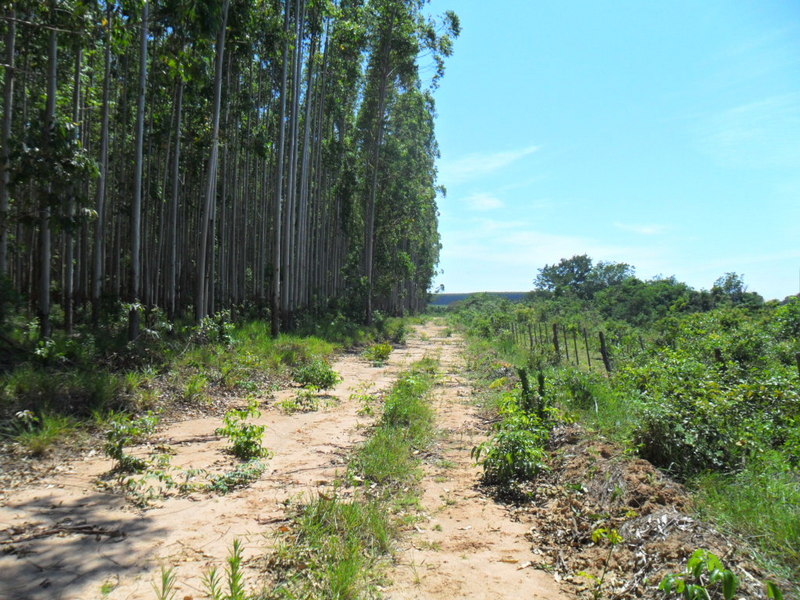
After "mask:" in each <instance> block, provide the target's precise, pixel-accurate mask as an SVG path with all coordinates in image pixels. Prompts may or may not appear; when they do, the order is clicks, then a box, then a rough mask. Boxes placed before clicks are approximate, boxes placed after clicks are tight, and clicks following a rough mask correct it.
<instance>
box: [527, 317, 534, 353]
mask: <svg viewBox="0 0 800 600" xmlns="http://www.w3.org/2000/svg"><path fill="white" fill-rule="evenodd" d="M528 348H530V349H531V350H533V327H531V322H530V321H528Z"/></svg>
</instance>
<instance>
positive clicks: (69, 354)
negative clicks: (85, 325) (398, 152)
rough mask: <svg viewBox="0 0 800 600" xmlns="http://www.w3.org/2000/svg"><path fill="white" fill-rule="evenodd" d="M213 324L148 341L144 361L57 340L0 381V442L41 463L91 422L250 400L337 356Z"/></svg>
mask: <svg viewBox="0 0 800 600" xmlns="http://www.w3.org/2000/svg"><path fill="white" fill-rule="evenodd" d="M221 319H222V317H220V323H222V325H220V324H216V323H212V324H211V325H209V323H205V322H204V323H203V324H201V325H200V326H197V327H185V328H184V329H183V331H182V333H180V334H178V335H174V336H167V335H164V336H162V337H161V338H159V339H151V340H147V346H148V348H149V349H148V350H147V351H146V352H145V351H141V352H140V351H139V349H138V347H130V348H127V349H126V348H125V347H122V348H120V347H118V346H113V345H109V343H107V342H103V343H101V342H100V341H98V339H97V338H96V336H91V335H88V334H87V335H84V336H83V337H81V335H82V334H81V335H79V334H76V336H73V338H66V337H64V336H60V334H57V335H56V337H55V338H54V340H53V341H52V343H48V344H45V345H44V346H42V347H41V348H40V349H39V350H37V352H38V354H37V353H32V354H31V355H30V360H28V361H27V362H25V363H22V364H19V365H17V367H16V368H15V369H13V370H11V371H9V372H6V373H0V432H2V434H3V435H4V436H5V437H9V438H11V439H14V440H16V441H17V442H18V443H19V444H21V445H22V446H24V447H25V448H27V449H29V451H30V452H31V453H32V454H35V455H42V454H44V453H45V452H46V451H47V450H48V448H52V447H53V446H54V445H56V444H58V443H59V442H60V441H62V440H65V439H67V438H68V437H69V435H68V434H71V433H73V432H74V431H75V430H81V431H84V432H87V433H89V432H91V431H93V430H96V429H97V427H96V426H95V423H94V422H93V419H94V420H96V415H102V414H108V413H115V412H129V413H134V414H135V413H138V412H142V411H147V410H159V409H160V408H163V407H165V406H166V405H168V404H170V403H171V402H174V401H176V400H178V401H181V402H183V403H190V404H198V405H204V404H208V402H209V398H210V397H211V396H213V395H214V394H215V393H240V394H243V395H244V394H247V395H257V394H258V393H260V392H262V390H265V389H272V388H274V386H275V382H277V381H285V380H287V379H289V377H290V376H291V374H292V372H294V371H296V370H297V369H302V368H304V367H306V366H307V365H319V364H325V365H327V363H325V361H326V360H327V359H328V358H329V357H330V356H331V355H332V354H333V353H334V352H335V351H336V350H337V349H338V348H339V346H338V344H337V343H334V342H331V341H328V340H325V339H322V338H320V337H316V336H310V337H302V336H299V335H292V334H283V335H280V336H278V337H277V338H272V336H271V332H270V326H269V323H265V322H262V321H253V322H247V323H243V324H241V325H237V326H233V325H232V324H231V323H229V322H223V321H222V320H221ZM34 337H35V336H34ZM62 338H63V339H62ZM32 340H33V337H32V338H31V340H28V342H27V343H29V344H33V343H34V341H32ZM22 341H24V340H22ZM104 352H105V353H107V355H106V354H104ZM125 353H128V354H125ZM123 357H124V358H123ZM129 365H133V367H130V366H129ZM331 373H333V372H332V371H331ZM328 379H330V377H329V378H328ZM23 411H29V412H30V413H31V414H33V415H35V416H36V417H37V419H40V421H39V422H37V423H33V424H32V425H31V424H29V426H26V427H23V428H20V427H18V425H19V423H17V422H16V420H15V417H14V415H15V414H17V413H19V412H23ZM62 432H64V433H62Z"/></svg>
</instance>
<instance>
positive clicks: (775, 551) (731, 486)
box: [692, 453, 800, 581]
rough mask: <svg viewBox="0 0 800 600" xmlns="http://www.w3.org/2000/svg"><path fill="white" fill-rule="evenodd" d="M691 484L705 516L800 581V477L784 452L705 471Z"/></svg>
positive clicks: (791, 578)
mask: <svg viewBox="0 0 800 600" xmlns="http://www.w3.org/2000/svg"><path fill="white" fill-rule="evenodd" d="M692 486H693V487H694V488H695V490H696V493H697V499H698V506H699V508H700V511H701V514H703V515H705V516H707V517H713V518H714V520H715V521H716V522H717V523H718V524H719V525H720V526H721V527H722V528H723V529H724V530H725V531H726V532H728V533H736V534H738V535H740V536H742V537H743V538H745V539H746V540H748V541H749V542H750V544H752V545H753V546H754V547H757V548H759V549H760V550H761V552H762V553H763V554H764V555H765V556H766V557H767V558H768V559H769V562H770V563H771V566H772V567H773V568H775V567H777V568H778V569H779V570H781V571H783V573H782V574H783V575H784V576H786V578H787V579H788V580H790V581H800V479H798V476H797V471H796V469H793V468H792V467H791V466H790V465H787V464H786V463H784V462H783V460H782V457H781V456H780V455H779V454H777V453H768V454H767V455H765V456H763V457H761V458H760V459H759V460H757V461H753V462H752V463H750V464H749V465H748V466H747V467H746V468H745V469H743V470H742V471H739V472H738V473H705V474H703V475H700V476H698V477H696V478H695V479H694V480H693V481H692Z"/></svg>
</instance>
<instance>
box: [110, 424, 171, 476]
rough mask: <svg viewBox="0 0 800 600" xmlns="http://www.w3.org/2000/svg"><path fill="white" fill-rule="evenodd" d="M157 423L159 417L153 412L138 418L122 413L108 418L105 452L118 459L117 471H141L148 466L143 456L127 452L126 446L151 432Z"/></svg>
mask: <svg viewBox="0 0 800 600" xmlns="http://www.w3.org/2000/svg"><path fill="white" fill-rule="evenodd" d="M157 424H158V417H157V416H156V415H154V414H153V413H151V412H148V413H147V414H145V415H143V416H141V417H138V418H136V419H134V418H132V417H131V416H130V415H126V414H121V413H120V414H116V415H112V416H111V418H110V419H109V420H108V425H109V429H108V430H107V431H106V445H105V452H106V454H107V455H108V456H109V457H111V458H113V459H114V460H116V461H117V464H116V465H115V466H114V470H115V471H121V472H126V473H128V472H132V471H141V470H142V469H144V468H145V467H146V466H147V463H146V462H145V461H144V460H142V459H141V458H136V457H135V456H131V455H130V454H126V453H125V446H129V445H130V444H132V443H133V442H135V441H138V440H140V439H141V438H142V437H144V436H146V435H149V434H151V433H152V432H153V431H154V430H155V427H156V425H157Z"/></svg>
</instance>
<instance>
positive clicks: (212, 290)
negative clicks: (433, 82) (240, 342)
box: [0, 0, 457, 338]
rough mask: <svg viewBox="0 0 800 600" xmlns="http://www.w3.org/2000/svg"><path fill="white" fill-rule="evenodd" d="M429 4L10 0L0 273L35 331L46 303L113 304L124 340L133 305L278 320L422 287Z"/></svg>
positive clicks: (433, 247) (386, 300)
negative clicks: (236, 311) (266, 313)
mask: <svg viewBox="0 0 800 600" xmlns="http://www.w3.org/2000/svg"><path fill="white" fill-rule="evenodd" d="M424 4H425V2H423V1H421V0H331V1H323V0H255V1H248V0H225V1H220V2H196V1H195V0H147V1H143V0H124V1H122V2H97V1H96V0H62V1H59V2H55V1H53V2H50V1H48V2H46V3H42V2H35V1H33V0H25V1H22V0H21V1H19V2H16V3H14V4H13V5H11V8H8V4H7V3H6V4H5V5H4V6H5V8H6V10H4V13H3V15H2V16H0V20H2V27H3V28H4V29H2V30H0V35H2V37H3V39H4V40H5V42H6V43H5V52H4V55H5V63H6V65H8V66H7V67H6V68H5V70H4V75H3V82H2V85H3V90H4V96H3V120H2V123H3V127H2V130H0V142H2V144H0V145H1V146H2V156H0V163H1V164H0V175H2V177H0V273H6V274H7V275H8V276H9V278H10V281H11V284H12V285H13V287H14V288H15V289H16V290H18V291H20V292H22V293H23V294H24V295H25V296H26V297H28V298H29V299H30V301H31V308H32V309H36V310H37V311H38V312H39V314H40V318H41V321H42V331H43V332H45V333H46V332H47V331H48V330H49V327H50V324H49V321H50V305H51V303H54V302H56V301H58V300H60V301H61V302H62V303H63V307H64V315H65V318H64V320H63V322H59V320H58V319H56V318H55V317H54V322H55V323H56V324H58V325H61V326H64V327H66V328H69V327H70V323H71V321H72V318H71V315H72V313H73V311H74V312H75V319H76V320H77V321H80V320H81V319H83V320H87V314H86V313H85V312H82V309H83V303H85V302H86V301H87V300H91V309H92V314H91V320H92V321H94V322H95V323H99V322H100V321H101V319H102V318H103V317H104V316H107V313H106V312H105V311H106V310H112V311H114V312H116V313H118V312H119V309H120V307H121V306H123V304H122V302H123V301H125V302H126V303H128V305H127V306H128V309H129V313H128V321H129V336H130V337H131V338H135V337H136V336H137V335H138V332H139V330H140V322H139V319H140V318H141V317H140V308H141V307H144V308H147V309H148V313H147V314H150V311H149V309H153V308H163V309H165V310H166V312H167V313H168V315H169V316H170V317H176V316H178V315H180V314H183V313H186V312H187V311H188V309H189V308H190V307H193V311H192V312H193V316H194V317H195V318H202V317H204V316H206V315H207V314H209V313H210V312H213V311H214V310H217V309H219V308H238V307H246V306H251V307H258V308H259V309H260V310H261V309H265V308H266V307H265V304H267V303H269V305H270V309H271V317H272V328H273V332H274V333H278V331H280V329H281V328H282V326H287V325H290V324H291V321H292V319H293V318H294V316H295V315H297V314H298V313H300V312H303V311H307V310H313V309H317V308H324V307H327V306H332V305H333V306H338V307H347V306H355V305H358V306H359V311H360V312H361V313H362V315H364V317H365V318H368V316H369V315H371V311H372V301H373V297H374V298H375V299H376V303H377V304H376V305H377V306H380V307H381V308H382V309H384V310H388V311H392V312H401V311H404V310H409V309H411V308H413V307H414V306H415V305H416V304H418V303H419V302H420V300H419V299H420V298H422V297H423V296H424V291H425V289H426V288H427V284H428V283H429V281H430V277H431V275H432V270H433V266H434V264H435V261H436V259H437V252H438V234H437V233H436V208H435V173H434V169H433V166H432V165H433V160H434V159H435V140H434V139H433V135H432V112H433V104H432V102H429V101H428V100H427V99H426V98H427V97H426V95H425V94H426V93H425V91H424V84H423V82H422V81H421V79H420V77H419V73H418V66H417V65H418V62H419V60H420V56H421V55H422V54H423V53H425V52H427V51H428V50H431V51H432V54H433V56H434V59H435V60H440V59H441V57H443V56H446V54H448V53H449V49H450V46H449V40H450V36H452V35H453V34H454V33H457V32H456V31H455V28H454V27H453V26H452V23H451V24H450V25H449V26H448V25H447V23H445V26H444V30H445V32H444V33H442V32H441V31H440V30H439V29H436V28H435V27H434V25H433V24H432V23H430V22H428V21H427V20H426V19H425V18H423V16H422V8H423V6H424ZM53 7H56V8H55V9H54V8H53ZM15 15H16V16H15ZM20 28H24V34H21V33H20ZM425 60H428V59H425ZM437 65H440V62H437ZM10 67H14V68H10ZM439 74H440V71H439V70H438V69H437V77H438V75H439ZM37 117H38V118H37ZM94 164H96V168H95V166H93V165H94ZM89 197H91V198H92V203H91V206H89V204H88V198H89ZM91 219H94V223H91V222H90V220H91ZM9 240H13V243H9ZM367 263H369V264H367ZM367 290H368V291H367ZM367 303H368V304H369V306H367ZM142 314H145V313H142Z"/></svg>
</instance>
